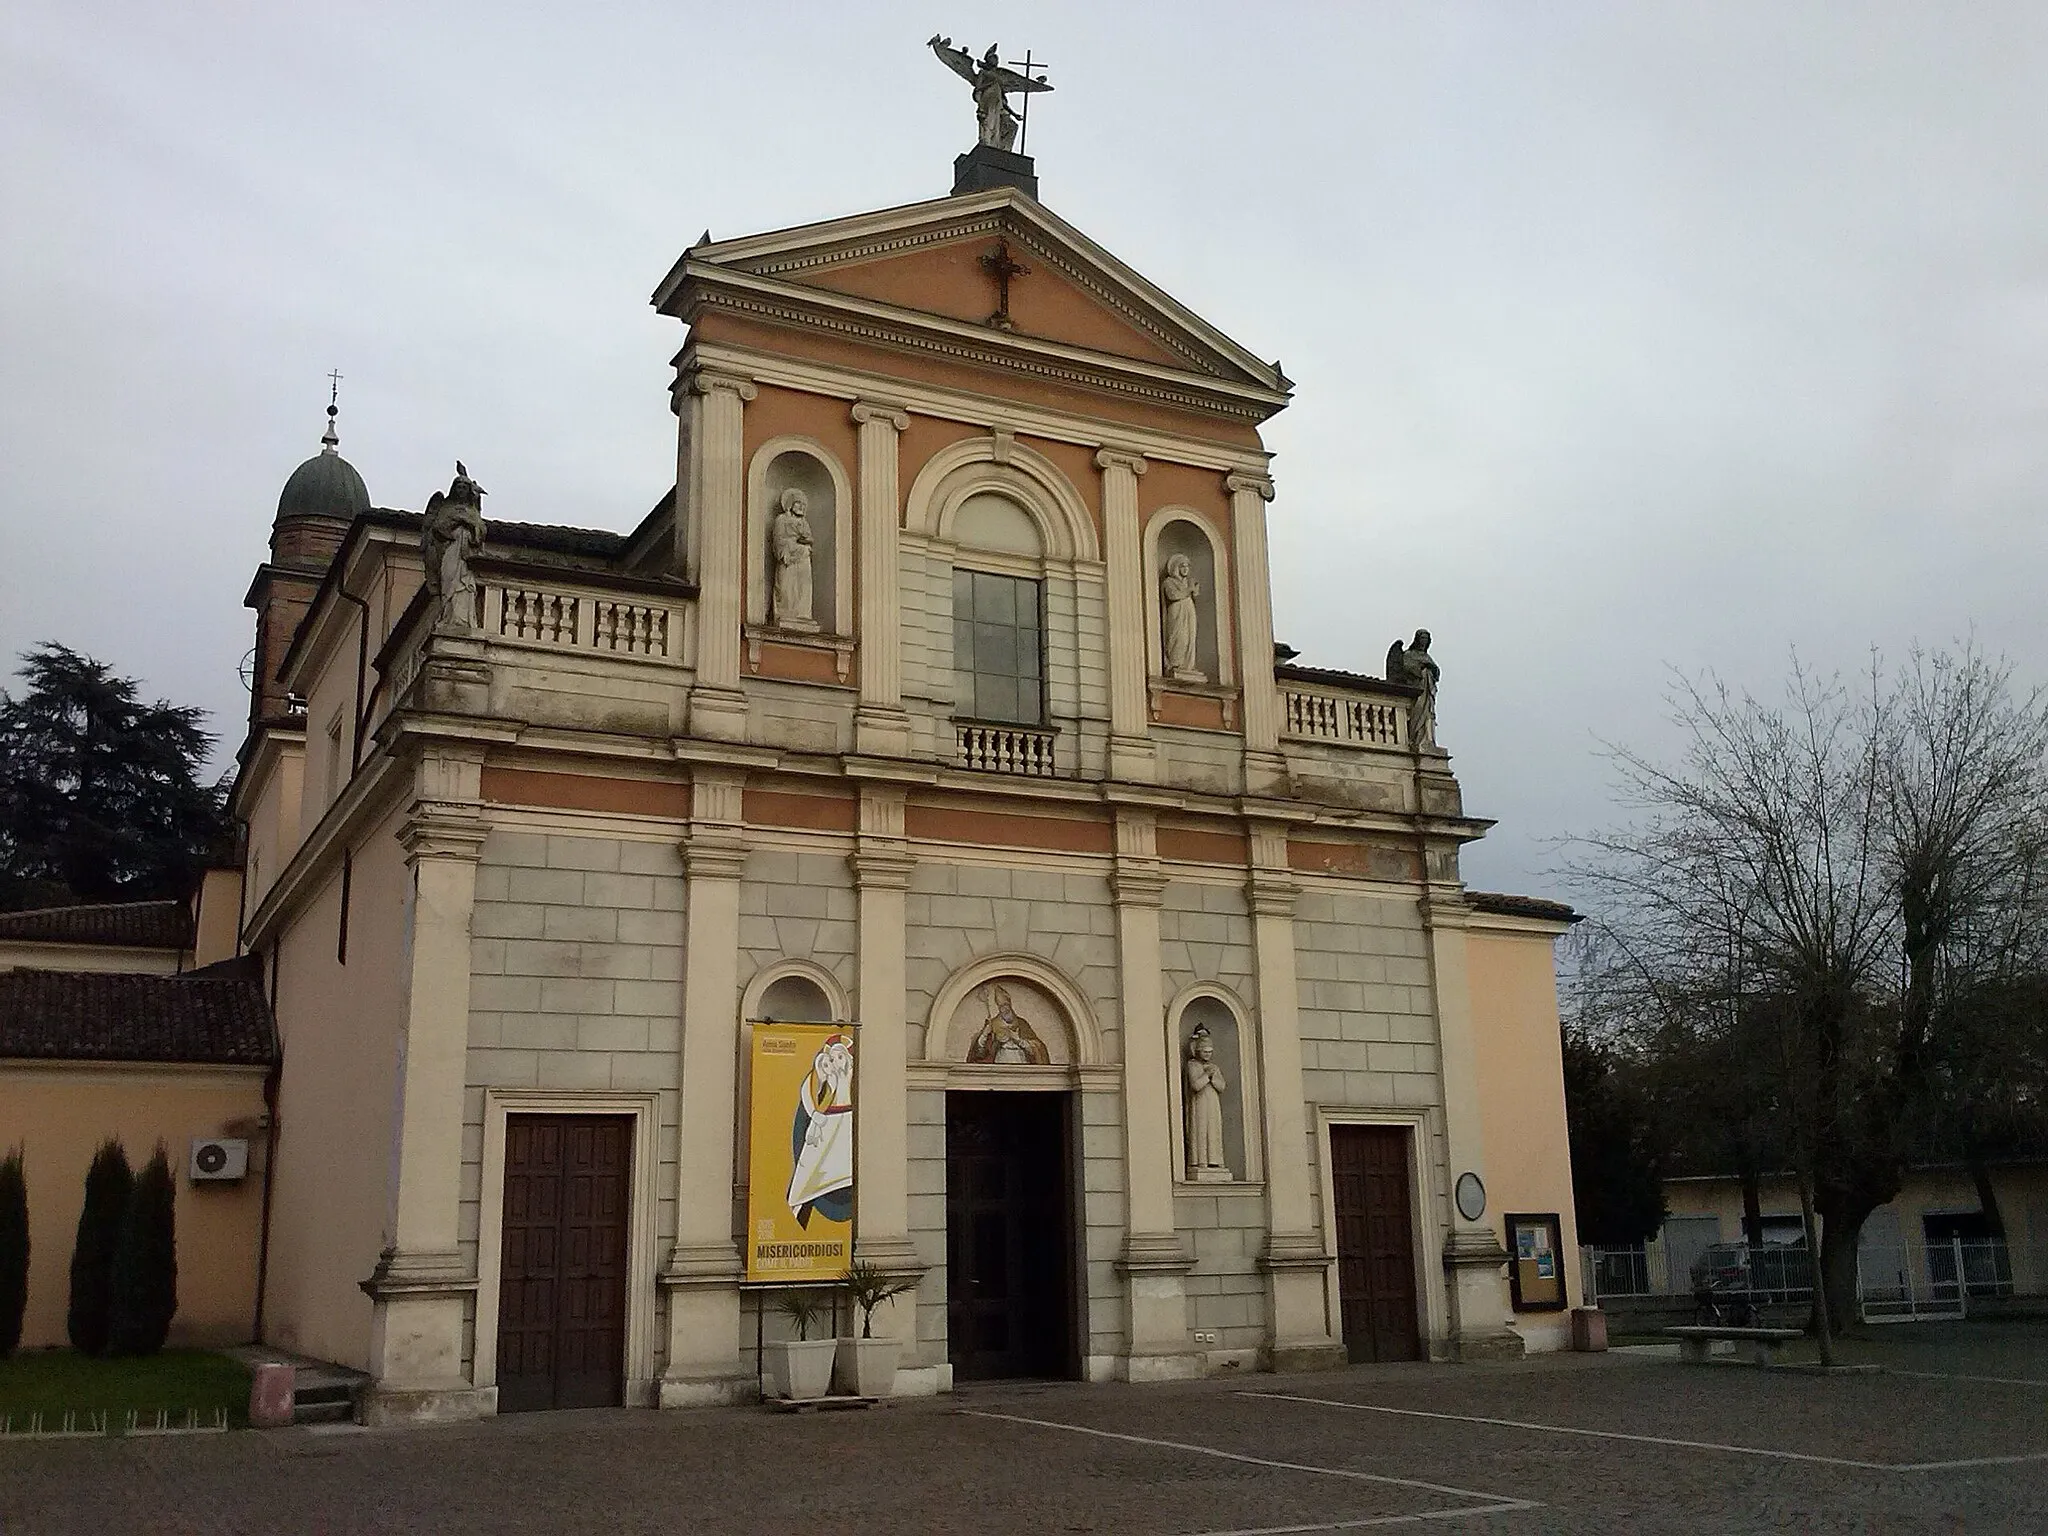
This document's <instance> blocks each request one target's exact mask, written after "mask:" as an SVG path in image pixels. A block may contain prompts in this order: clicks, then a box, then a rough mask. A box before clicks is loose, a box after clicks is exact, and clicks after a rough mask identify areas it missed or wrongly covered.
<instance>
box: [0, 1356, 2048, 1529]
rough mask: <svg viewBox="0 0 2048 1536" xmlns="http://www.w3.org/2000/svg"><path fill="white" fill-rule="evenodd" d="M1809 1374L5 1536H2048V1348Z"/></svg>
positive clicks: (443, 1456)
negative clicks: (1986, 1535) (1085, 1535)
mask: <svg viewBox="0 0 2048 1536" xmlns="http://www.w3.org/2000/svg"><path fill="white" fill-rule="evenodd" d="M1857 1349H1858V1352H1859V1353H1861V1354H1863V1355H1865V1356H1866V1357H1867V1356H1882V1357H1885V1358H1886V1359H1887V1360H1889V1361H1891V1362H1892V1363H1894V1364H1896V1365H1899V1366H1902V1367H1905V1368H1906V1369H1908V1370H1911V1371H1913V1372H1915V1373H1916V1374H1910V1375H1909V1374H1904V1373H1903V1371H1888V1372H1886V1373H1883V1374H1877V1375H1856V1376H1837V1377H1829V1378H1821V1377H1817V1376H1812V1375H1804V1374H1798V1373H1794V1372H1772V1373H1765V1372H1760V1371H1756V1370H1751V1369H1745V1368H1740V1367H1734V1366H1725V1367H1721V1366H1717V1367H1697V1366H1693V1367H1687V1366H1682V1365H1679V1364H1676V1363H1674V1362H1670V1361H1665V1360H1661V1359H1657V1358H1653V1357H1645V1356H1641V1355H1611V1356H1606V1357H1584V1356H1577V1357H1574V1356H1567V1357H1561V1358H1557V1357H1554V1358H1550V1359H1541V1360H1531V1361H1527V1362H1524V1363H1522V1364H1519V1365H1515V1366H1506V1367H1492V1368H1480V1367H1464V1368H1459V1367H1441V1366H1393V1367H1360V1368H1354V1369H1352V1370H1347V1371H1340V1372H1330V1373H1323V1374H1317V1375H1308V1376H1292V1377H1281V1376H1258V1377H1247V1378H1243V1379H1224V1380H1215V1381H1206V1382H1199V1383H1188V1384H1184V1385H1175V1386H1154V1387H1121V1386H1114V1387H1084V1386H1070V1385H1064V1384H1062V1385H1043V1386H1038V1385H1033V1386H1021V1385H1020V1386H1006V1387H983V1388H976V1389H971V1390H966V1391H962V1392H960V1393H957V1394H955V1395H954V1396H952V1397H950V1398H947V1399H942V1400H936V1401H925V1402H914V1403H902V1404H896V1405H892V1406H889V1407H886V1408H883V1409H878V1410H874V1411H869V1412H842V1413H831V1414H816V1415H803V1416H787V1415H781V1414H774V1413H770V1412H767V1411H765V1410H759V1409H748V1410H726V1411H712V1412H700V1413H682V1414H655V1413H646V1412H639V1413H635V1412H619V1411H601V1412H583V1413H563V1414H531V1415H525V1416H519V1417H507V1418H504V1419H500V1420H496V1421H493V1422H488V1423H482V1424H476V1425H468V1426H462V1427H457V1428H448V1429H439V1430H418V1431H369V1430H360V1429H355V1428H353V1427H351V1426H335V1427H332V1428H306V1429H294V1430H288V1431H280V1432H273V1433H267V1434H255V1433H250V1434H233V1435H213V1436H198V1437H191V1438H173V1439H164V1440H129V1441H122V1442H84V1441H44V1442H37V1443H25V1442H10V1443H5V1444H0V1531H4V1532H6V1533H8V1536H13V1533H16V1532H45V1531H47V1532H72V1531H76V1532H90V1533H93V1536H109V1533H116V1532H191V1533H194V1536H197V1533H207V1536H225V1533H229V1532H252V1533H253V1532H265V1533H271V1532H279V1531H305V1532H321V1533H330V1532H331V1533H341V1532H359V1531H361V1532H369V1531H379V1532H381V1531H393V1532H398V1531H436V1532H448V1531H463V1532H468V1531H549V1532H553V1531H649V1532H654V1531H661V1532H678V1531H687V1532H692V1533H698V1532H704V1533H710V1532H728V1531H730V1532H744V1533H748V1536H761V1533H773V1532H785V1531H787V1532H804V1533H817V1536H826V1533H842V1532H843V1533H858V1536H884V1533H892V1532H940V1531H946V1532H951V1531H974V1532H1032V1533H1039V1532H1070V1531H1078V1532H1091V1531H1092V1532H1130V1533H1133V1536H1153V1533H1157V1536H1179V1533H1193V1532H1209V1533H1232V1536H1250V1533H1260V1536H1277V1533H1279V1532H1312V1531H1342V1530H1359V1529H1371V1528H1376V1527H1380V1526H1401V1525H1411V1524H1412V1525H1424V1526H1428V1527H1438V1528H1443V1529H1447V1530H1469V1531H1474V1532H1535V1531H1601V1532H1606V1531H1673V1532H1684V1533H1686V1536H1702V1533H1708V1532H1722V1531H1798V1532H1823V1531H1843V1532H1849V1531H1854V1532H1859V1533H1864V1532H1886V1533H1890V1532H1916V1531H1929V1532H1957V1531H1969V1532H1978V1531H2015V1532H2021V1531H2024V1532H2041V1531H2048V1326H2044V1325H2040V1324H2018V1323H2008V1324H2000V1325H1986V1326H1982V1327H1971V1328H1968V1329H1963V1330H1955V1331H1952V1332H1950V1333H1948V1334H1945V1335H1944V1334H1939V1333H1931V1332H1929V1333H1921V1334H1915V1335H1908V1334H1904V1333H1900V1334H1896V1335H1891V1336H1886V1337H1884V1338H1881V1339H1879V1340H1877V1341H1875V1342H1873V1343H1869V1344H1861V1345H1858V1346H1857Z"/></svg>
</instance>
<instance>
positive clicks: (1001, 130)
mask: <svg viewBox="0 0 2048 1536" xmlns="http://www.w3.org/2000/svg"><path fill="white" fill-rule="evenodd" d="M928 46H929V47H930V48H931V51H932V52H933V53H935V54H937V55H938V56H939V62H940V63H942V64H944V65H945V66H946V68H948V69H950V70H952V71H953V73H954V74H956V75H958V76H959V77H960V78H961V79H962V80H965V81H966V82H967V83H968V84H969V85H971V86H973V87H974V115H975V118H976V120H977V121H978V123H979V124H980V131H981V142H982V143H984V144H986V145H988V146H989V147H990V148H992V149H1000V150H1003V151H1005V152H1006V153H1007V152H1009V150H1010V147H1011V145H1013V144H1015V143H1016V142H1017V125H1018V124H1019V123H1020V122H1022V121H1023V119H1021V118H1020V117H1018V115H1017V114H1016V113H1015V112H1012V111H1011V110H1010V104H1009V102H1008V101H1007V100H1005V99H1004V98H1005V97H1008V96H1013V95H1016V94H1018V93H1019V92H1028V91H1049V90H1051V89H1052V87H1051V86H1050V85H1048V84H1046V82H1045V81H1044V80H1043V79H1042V78H1041V79H1037V80H1034V79H1032V78H1031V77H1030V76H1029V75H1020V74H1018V73H1017V71H1016V70H1014V69H1008V68H1006V67H1004V65H1003V64H1002V63H1001V61H1000V60H998V59H997V57H996V45H995V44H994V43H990V44H989V45H988V52H987V53H985V54H983V55H982V56H981V62H980V63H979V64H976V63H975V62H974V55H973V54H971V53H969V52H968V51H967V50H966V49H965V48H955V47H954V46H953V39H951V38H950V37H940V36H939V35H938V34H937V33H936V32H934V33H933V34H932V38H931V42H930V44H929V45H928Z"/></svg>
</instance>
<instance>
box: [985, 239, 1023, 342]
mask: <svg viewBox="0 0 2048 1536" xmlns="http://www.w3.org/2000/svg"><path fill="white" fill-rule="evenodd" d="M981 270H982V271H984V272H986V273H987V274H988V275H989V276H990V277H992V278H994V279H995V280H996V311H995V313H994V314H992V315H990V316H989V317H988V323H989V324H990V325H993V326H996V327H998V328H999V329H1001V330H1005V331H1014V330H1015V329H1017V325H1016V322H1015V321H1013V320H1012V319H1011V318H1010V279H1011V278H1013V277H1029V276H1030V275H1031V269H1030V268H1029V267H1027V266H1025V265H1024V263H1023V262H1021V261H1018V260H1017V259H1016V258H1015V257H1014V256H1012V255H1011V254H1010V242H1009V240H1008V239H1007V238H1003V239H998V240H997V241H996V243H995V247H994V248H993V249H992V250H990V251H989V252H988V254H986V255H985V256H983V257H982V258H981Z"/></svg>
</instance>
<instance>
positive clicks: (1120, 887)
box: [1109, 864, 1167, 907]
mask: <svg viewBox="0 0 2048 1536" xmlns="http://www.w3.org/2000/svg"><path fill="white" fill-rule="evenodd" d="M1166 880H1167V876H1166V872H1165V871H1164V870H1162V869H1160V868H1159V866H1158V865H1156V864H1154V865H1150V866H1147V865H1144V864H1119V865H1117V867H1116V870H1115V872H1114V873H1113V874H1111V875H1110V877H1109V888H1110V891H1111V893H1112V894H1113V895H1114V896H1115V897H1116V904H1117V905H1118V906H1120V907H1156V906H1159V905H1160V904H1161V903H1162V901H1163V900H1164V898H1165V895H1166Z"/></svg>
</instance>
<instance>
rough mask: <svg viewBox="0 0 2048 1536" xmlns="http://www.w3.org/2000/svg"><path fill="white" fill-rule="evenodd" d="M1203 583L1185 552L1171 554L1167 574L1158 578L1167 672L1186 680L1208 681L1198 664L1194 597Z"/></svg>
mask: <svg viewBox="0 0 2048 1536" xmlns="http://www.w3.org/2000/svg"><path fill="white" fill-rule="evenodd" d="M1201 595H1202V584H1201V583H1200V582H1198V581H1196V580H1195V564H1194V562H1193V561H1192V560H1190V559H1189V558H1188V557H1187V556H1186V555H1169V556H1167V559H1166V574H1165V575H1164V576H1162V577H1161V578H1160V581H1159V619H1160V623H1159V649H1160V654H1161V656H1162V657H1163V658H1164V660H1165V663H1166V675H1167V676H1168V677H1171V678H1174V679H1175V680H1177V681H1179V682H1183V683H1198V682H1207V681H1208V678H1207V676H1206V675H1205V674H1204V673H1203V672H1202V670H1201V668H1200V667H1198V666H1196V665H1195V635H1196V631H1197V626H1198V625H1199V622H1200V619H1199V616H1198V614H1197V611H1196V608H1195V599H1196V598H1198V597H1200V596H1201Z"/></svg>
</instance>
